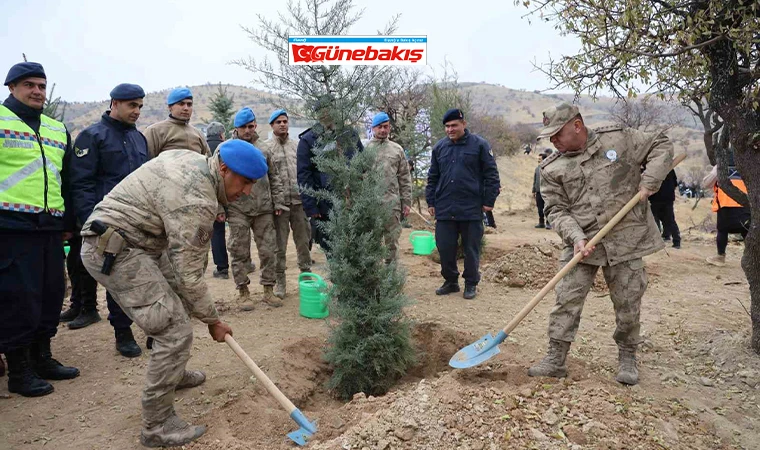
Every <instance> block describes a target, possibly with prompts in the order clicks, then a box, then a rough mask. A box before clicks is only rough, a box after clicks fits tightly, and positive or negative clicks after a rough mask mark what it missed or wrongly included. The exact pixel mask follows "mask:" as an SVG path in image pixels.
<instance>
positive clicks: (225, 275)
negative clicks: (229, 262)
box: [214, 269, 230, 280]
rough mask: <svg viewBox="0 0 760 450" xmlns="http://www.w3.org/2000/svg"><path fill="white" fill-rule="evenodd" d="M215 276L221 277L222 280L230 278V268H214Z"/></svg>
mask: <svg viewBox="0 0 760 450" xmlns="http://www.w3.org/2000/svg"><path fill="white" fill-rule="evenodd" d="M214 278H221V279H222V280H229V279H230V271H229V269H222V270H214Z"/></svg>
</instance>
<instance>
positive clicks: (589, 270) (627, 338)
mask: <svg viewBox="0 0 760 450" xmlns="http://www.w3.org/2000/svg"><path fill="white" fill-rule="evenodd" d="M597 270H599V266H594V265H590V264H583V263H580V264H578V265H576V266H575V267H574V268H573V269H572V270H571V271H570V272H569V273H568V274H567V275H565V277H564V278H563V279H562V280H561V281H560V282H559V283H558V284H557V287H556V289H555V292H556V294H557V301H556V304H555V305H554V308H553V309H552V311H551V313H550V314H549V337H550V338H552V339H556V340H559V341H565V342H572V341H573V340H574V339H575V333H576V332H577V331H578V324H579V323H580V321H581V312H582V311H583V304H584V302H585V301H586V295H587V294H588V291H589V290H590V289H591V286H592V285H593V283H594V278H595V277H596V272H597ZM602 272H603V273H604V279H605V281H606V282H607V286H608V287H609V288H610V298H611V299H612V305H613V307H614V309H615V333H614V334H613V335H612V337H613V339H615V342H617V343H618V345H637V344H639V343H641V336H640V335H639V332H640V330H641V323H640V322H639V316H640V312H641V297H643V296H644V291H646V288H647V274H646V271H645V270H644V261H643V260H642V259H641V258H637V259H633V260H630V261H626V262H622V263H620V264H616V265H614V266H602Z"/></svg>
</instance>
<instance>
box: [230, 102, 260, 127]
mask: <svg viewBox="0 0 760 450" xmlns="http://www.w3.org/2000/svg"><path fill="white" fill-rule="evenodd" d="M254 120H256V114H254V113H253V110H251V108H249V107H247V106H246V107H245V108H243V109H241V110H240V111H238V112H237V114H235V128H237V127H242V126H243V125H245V124H247V123H251V122H253V121H254Z"/></svg>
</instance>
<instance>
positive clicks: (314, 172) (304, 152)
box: [296, 124, 364, 218]
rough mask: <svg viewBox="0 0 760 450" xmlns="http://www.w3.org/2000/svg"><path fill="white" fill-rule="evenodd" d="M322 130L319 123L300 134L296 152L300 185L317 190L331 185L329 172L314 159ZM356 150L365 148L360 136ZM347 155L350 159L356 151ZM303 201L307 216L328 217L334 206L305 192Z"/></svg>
mask: <svg viewBox="0 0 760 450" xmlns="http://www.w3.org/2000/svg"><path fill="white" fill-rule="evenodd" d="M322 130H323V128H322V126H321V125H319V124H317V125H315V126H313V127H311V128H309V129H308V130H306V131H304V132H303V133H301V134H299V135H298V139H299V140H298V151H297V152H296V160H297V177H298V186H303V187H307V188H310V189H313V190H315V191H317V190H320V189H329V186H330V183H329V180H328V177H327V174H325V173H322V172H320V171H319V170H318V169H317V165H316V164H314V160H313V159H312V158H313V156H314V153H313V152H312V150H313V149H314V145H315V144H316V142H317V140H318V139H319V136H320V133H321V132H322ZM356 150H358V151H363V150H364V146H363V145H362V141H361V139H359V137H358V136H356ZM345 155H346V157H347V158H348V159H351V158H352V157H353V155H354V152H353V151H349V152H346V153H345ZM301 202H303V210H304V212H305V213H306V216H307V217H312V216H315V215H317V214H321V215H322V217H323V218H327V217H328V216H329V213H330V208H332V205H331V204H330V202H327V201H324V200H319V201H318V200H317V199H316V198H314V197H312V196H310V195H308V194H306V193H303V192H302V193H301Z"/></svg>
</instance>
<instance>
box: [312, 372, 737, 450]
mask: <svg viewBox="0 0 760 450" xmlns="http://www.w3.org/2000/svg"><path fill="white" fill-rule="evenodd" d="M473 372H474V373H473ZM524 373H525V368H524V367H522V366H505V367H501V368H498V369H493V370H490V371H485V372H483V371H478V370H477V369H470V370H469V371H467V370H465V371H457V372H450V373H446V374H444V375H443V376H442V377H440V378H438V379H434V380H430V379H424V380H421V381H419V382H418V383H416V384H415V385H412V386H408V387H407V388H405V389H403V390H400V391H397V392H394V393H391V394H389V395H386V396H384V397H382V398H371V397H370V398H366V397H364V395H362V394H359V395H357V396H355V398H354V400H352V401H351V402H350V403H348V404H347V405H345V406H344V407H343V408H341V409H343V410H345V411H351V412H352V413H353V415H354V416H355V417H361V421H360V422H359V423H357V424H355V425H353V426H350V427H349V428H348V429H347V431H346V432H345V433H343V434H342V435H341V436H338V437H336V438H334V439H332V440H329V441H324V440H323V439H320V440H319V441H317V442H314V443H313V444H312V445H311V446H310V447H311V448H312V449H314V450H338V449H357V450H358V449H362V450H364V449H372V450H376V449H378V450H386V449H474V450H480V449H497V448H498V449H501V448H534V449H568V448H570V449H573V450H576V449H582V448H603V449H623V448H626V449H652V448H693V449H721V448H732V447H730V446H728V445H727V444H725V443H723V442H721V441H720V439H718V438H716V437H715V435H714V434H713V432H712V431H711V430H708V429H707V427H706V426H705V425H704V423H702V422H700V420H699V419H698V417H697V413H696V412H694V411H691V410H690V409H689V408H687V407H686V406H684V405H683V404H681V403H679V402H678V401H672V402H668V401H663V400H654V399H652V398H649V397H647V396H646V395H641V394H640V393H639V392H640V391H639V392H637V391H634V390H631V389H626V388H622V387H618V386H616V385H613V384H611V383H610V384H607V383H604V382H602V386H600V383H599V381H600V380H595V381H594V382H593V383H592V382H587V381H582V382H578V383H576V382H572V381H569V380H551V381H550V380H548V379H547V380H544V383H541V380H534V379H529V378H528V377H527V376H526V375H524ZM378 405H379V407H378Z"/></svg>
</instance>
